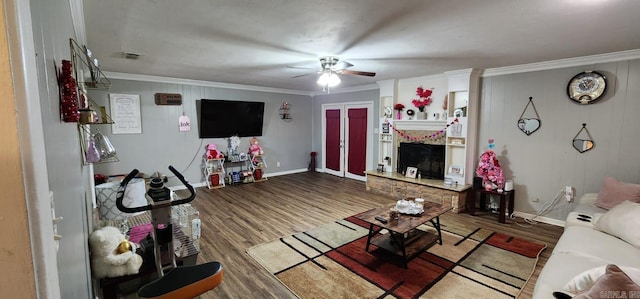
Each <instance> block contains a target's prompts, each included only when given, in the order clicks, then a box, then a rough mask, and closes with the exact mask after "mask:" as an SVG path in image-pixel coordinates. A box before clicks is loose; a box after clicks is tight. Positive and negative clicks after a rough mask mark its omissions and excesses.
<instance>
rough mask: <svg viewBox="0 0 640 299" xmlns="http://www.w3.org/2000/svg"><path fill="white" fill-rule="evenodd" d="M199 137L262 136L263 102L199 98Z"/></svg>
mask: <svg viewBox="0 0 640 299" xmlns="http://www.w3.org/2000/svg"><path fill="white" fill-rule="evenodd" d="M198 116H199V117H198V122H199V136H200V138H226V137H231V136H238V137H251V136H262V120H263V119H264V102H244V101H227V100H207V99H202V100H200V112H199V114H198Z"/></svg>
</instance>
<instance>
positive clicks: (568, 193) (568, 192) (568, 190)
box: [564, 186, 573, 201]
mask: <svg viewBox="0 0 640 299" xmlns="http://www.w3.org/2000/svg"><path fill="white" fill-rule="evenodd" d="M564 198H565V199H566V200H567V201H571V200H572V199H573V188H572V187H571V186H566V187H564Z"/></svg>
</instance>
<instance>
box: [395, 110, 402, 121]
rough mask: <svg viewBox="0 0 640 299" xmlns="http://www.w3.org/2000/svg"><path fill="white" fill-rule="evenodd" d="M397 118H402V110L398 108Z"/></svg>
mask: <svg viewBox="0 0 640 299" xmlns="http://www.w3.org/2000/svg"><path fill="white" fill-rule="evenodd" d="M396 118H397V119H402V110H398V114H397V115H396Z"/></svg>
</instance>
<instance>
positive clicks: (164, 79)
mask: <svg viewBox="0 0 640 299" xmlns="http://www.w3.org/2000/svg"><path fill="white" fill-rule="evenodd" d="M104 75H105V76H106V77H107V78H109V79H121V80H132V81H145V82H157V83H172V84H187V85H196V86H205V87H217V88H226V89H240V90H251V91H262V92H272V93H284V94H295V95H303V96H312V95H313V93H311V92H308V91H301V90H293V89H284V88H273V87H263V86H254V85H243V84H232V83H222V82H213V81H204V80H193V79H182V78H173V77H162V76H152V75H139V74H129V73H118V72H104Z"/></svg>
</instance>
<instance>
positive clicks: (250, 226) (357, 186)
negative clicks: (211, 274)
mask: <svg viewBox="0 0 640 299" xmlns="http://www.w3.org/2000/svg"><path fill="white" fill-rule="evenodd" d="M395 200H397V199H394V198H389V197H387V196H382V195H378V194H373V193H369V192H367V191H366V190H365V183H364V182H360V181H355V180H350V179H344V178H339V177H335V176H332V175H327V174H322V173H311V172H308V173H300V174H293V175H286V176H277V177H271V178H269V180H268V181H265V182H260V183H254V184H246V185H236V186H227V187H225V188H221V189H212V190H209V189H207V188H206V187H205V188H198V189H197V197H196V199H195V200H194V201H193V203H192V204H193V205H194V206H195V207H196V208H197V209H198V210H199V212H200V219H201V220H202V235H201V240H200V247H201V252H200V254H199V255H198V263H203V262H208V261H219V262H221V263H222V264H223V267H224V271H225V273H224V280H223V282H222V284H221V285H220V286H218V287H217V288H216V289H214V290H212V291H210V292H208V293H207V294H204V295H202V296H201V298H296V296H295V295H293V294H292V293H291V292H290V291H289V290H288V289H287V288H286V287H285V286H283V285H282V284H280V283H279V282H278V280H277V279H276V278H274V277H273V276H272V275H271V274H270V273H268V272H267V271H266V270H264V269H263V268H262V267H261V266H260V265H259V264H258V263H257V262H255V261H254V260H253V259H252V258H251V257H249V256H248V255H247V253H246V251H245V250H246V249H247V248H249V247H251V246H254V245H258V244H261V243H264V242H267V241H270V240H273V239H276V238H278V237H282V236H286V235H290V234H293V233H296V232H302V231H305V230H308V229H311V228H314V227H316V226H319V225H321V224H325V223H328V222H331V221H335V220H337V219H342V218H345V217H347V216H351V215H353V214H356V213H359V212H363V211H366V210H369V209H372V208H375V207H379V206H380V205H383V204H389V203H392V202H394V201H395ZM442 217H443V218H441V219H446V218H447V217H450V219H455V220H457V221H461V222H464V223H468V224H469V225H475V226H477V227H485V228H487V229H491V230H494V231H496V232H503V233H507V234H510V235H513V236H517V237H522V238H526V239H529V240H536V241H539V242H544V243H546V244H548V248H547V249H545V251H544V252H543V253H542V256H541V257H540V261H539V262H538V265H537V267H536V269H535V272H534V274H533V276H532V278H531V280H530V281H529V282H528V284H527V285H526V286H525V288H524V291H523V293H522V295H521V296H520V298H530V297H531V294H532V291H533V286H534V284H535V280H536V278H537V276H538V273H540V269H541V268H542V266H543V265H544V263H545V262H546V261H547V259H548V257H549V255H550V253H551V251H552V250H553V247H554V246H555V244H556V242H557V240H558V238H559V236H560V234H561V233H562V230H563V229H562V228H561V227H556V226H552V225H547V224H543V223H539V224H536V225H535V226H533V227H529V228H523V227H520V226H518V225H516V223H514V220H512V219H507V223H506V224H499V223H498V221H497V216H496V215H492V214H487V213H485V214H484V215H483V214H481V213H480V214H478V216H470V215H468V214H465V213H463V214H453V213H451V212H449V213H447V214H445V215H443V216H442ZM519 222H522V219H520V220H519Z"/></svg>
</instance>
